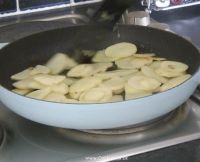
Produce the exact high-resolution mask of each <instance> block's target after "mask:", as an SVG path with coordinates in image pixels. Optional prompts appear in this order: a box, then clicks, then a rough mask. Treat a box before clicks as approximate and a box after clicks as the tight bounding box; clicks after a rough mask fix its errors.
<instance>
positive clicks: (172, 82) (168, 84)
mask: <svg viewBox="0 0 200 162" xmlns="http://www.w3.org/2000/svg"><path fill="white" fill-rule="evenodd" d="M190 77H191V75H190V74H187V75H182V76H179V77H176V78H173V79H170V80H169V81H168V82H166V83H165V84H163V85H162V86H161V87H160V91H161V92H163V91H166V90H168V89H171V88H174V87H176V86H177V85H179V84H181V83H183V82H184V81H186V80H187V79H189V78H190Z"/></svg>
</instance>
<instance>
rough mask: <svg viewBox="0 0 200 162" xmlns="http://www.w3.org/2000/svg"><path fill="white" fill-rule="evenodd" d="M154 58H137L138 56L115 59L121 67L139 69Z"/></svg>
mask: <svg viewBox="0 0 200 162" xmlns="http://www.w3.org/2000/svg"><path fill="white" fill-rule="evenodd" d="M152 61H153V59H152V58H151V57H146V58H136V57H127V58H124V59H120V60H117V61H115V64H116V65H117V67H118V68H119V69H136V68H137V69H138V68H141V67H143V66H145V65H149V64H151V63H152Z"/></svg>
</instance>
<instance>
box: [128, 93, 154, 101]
mask: <svg viewBox="0 0 200 162" xmlns="http://www.w3.org/2000/svg"><path fill="white" fill-rule="evenodd" d="M150 95H152V93H151V92H143V93H142V92H141V93H135V94H126V95H125V100H131V99H136V98H141V97H145V96H150Z"/></svg>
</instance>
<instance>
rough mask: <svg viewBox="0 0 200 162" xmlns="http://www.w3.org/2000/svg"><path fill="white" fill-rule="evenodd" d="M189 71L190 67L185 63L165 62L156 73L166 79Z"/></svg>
mask: <svg viewBox="0 0 200 162" xmlns="http://www.w3.org/2000/svg"><path fill="white" fill-rule="evenodd" d="M187 69H188V66H187V65H186V64H184V63H181V62H177V61H163V62H162V63H161V65H160V68H159V69H157V70H156V73H157V74H159V75H160V76H164V77H177V76H181V75H183V73H184V72H185V71H186V70H187Z"/></svg>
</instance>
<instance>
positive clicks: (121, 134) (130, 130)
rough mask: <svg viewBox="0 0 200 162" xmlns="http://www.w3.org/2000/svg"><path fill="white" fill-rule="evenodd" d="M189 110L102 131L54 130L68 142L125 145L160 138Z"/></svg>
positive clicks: (181, 109) (183, 118)
mask: <svg viewBox="0 0 200 162" xmlns="http://www.w3.org/2000/svg"><path fill="white" fill-rule="evenodd" d="M188 112H189V109H188V108H187V105H186V104H184V105H182V106H180V107H179V108H177V109H176V110H174V111H172V112H170V113H168V114H167V115H164V116H162V117H159V118H157V119H154V120H151V121H149V122H145V123H141V124H138V125H133V126H128V127H121V128H115V129H103V130H73V129H56V131H58V132H59V133H61V134H63V136H65V137H66V138H69V139H70V140H75V141H79V142H84V143H92V144H126V143H131V142H138V141H140V140H146V139H150V138H154V137H157V136H161V135H163V134H166V133H168V132H170V131H173V130H175V129H176V128H177V127H178V126H179V125H180V124H181V123H182V122H183V121H184V120H185V119H186V117H187V115H188Z"/></svg>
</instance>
